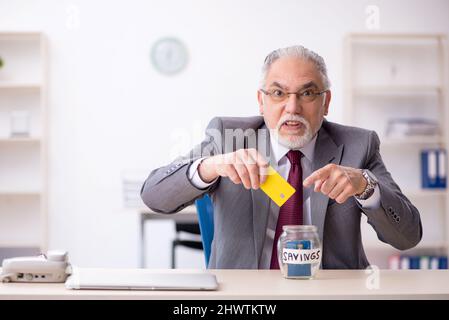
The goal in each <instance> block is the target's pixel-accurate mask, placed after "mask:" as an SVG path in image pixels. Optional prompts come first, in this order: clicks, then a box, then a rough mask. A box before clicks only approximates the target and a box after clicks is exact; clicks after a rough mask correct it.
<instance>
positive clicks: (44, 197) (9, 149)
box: [0, 32, 48, 259]
mask: <svg viewBox="0 0 449 320" xmlns="http://www.w3.org/2000/svg"><path fill="white" fill-rule="evenodd" d="M0 57H1V58H2V60H3V63H4V65H3V67H2V68H0V155H1V156H0V177H1V179H0V259H3V258H6V257H9V256H15V255H25V254H36V253H39V252H43V251H46V250H47V220H48V213H47V211H48V210H47V207H48V181H47V176H48V175H47V162H48V159H47V158H48V152H47V144H48V134H47V131H48V123H47V119H48V114H47V97H46V89H47V72H46V70H47V46H46V40H45V36H44V35H43V34H42V33H39V32H0Z"/></svg>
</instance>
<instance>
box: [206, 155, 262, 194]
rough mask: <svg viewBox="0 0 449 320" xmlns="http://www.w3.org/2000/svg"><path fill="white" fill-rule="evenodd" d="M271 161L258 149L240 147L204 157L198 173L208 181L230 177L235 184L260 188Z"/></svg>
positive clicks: (247, 187)
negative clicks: (233, 150)
mask: <svg viewBox="0 0 449 320" xmlns="http://www.w3.org/2000/svg"><path fill="white" fill-rule="evenodd" d="M268 167H269V163H268V162H267V161H266V160H265V159H264V158H263V157H262V156H261V155H260V153H259V152H258V151H257V150H256V149H240V150H237V151H235V152H230V153H225V154H219V155H216V156H213V157H210V158H206V159H204V160H203V161H202V162H201V164H200V165H199V166H198V174H199V175H200V177H201V179H202V180H203V181H204V182H206V183H208V182H212V181H213V180H215V179H216V178H217V177H219V176H221V177H228V178H229V179H230V180H231V181H232V182H234V183H235V184H240V183H243V185H244V186H245V188H246V189H251V188H253V189H258V188H259V186H260V185H261V184H262V183H263V182H264V181H265V179H266V177H267V173H268Z"/></svg>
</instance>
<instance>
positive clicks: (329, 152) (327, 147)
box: [304, 127, 344, 243]
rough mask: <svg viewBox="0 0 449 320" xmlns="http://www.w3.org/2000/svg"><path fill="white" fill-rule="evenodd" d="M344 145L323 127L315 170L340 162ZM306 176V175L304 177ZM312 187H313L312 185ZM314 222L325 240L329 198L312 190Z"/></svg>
mask: <svg viewBox="0 0 449 320" xmlns="http://www.w3.org/2000/svg"><path fill="white" fill-rule="evenodd" d="M343 147H344V145H343V144H342V145H340V146H337V145H336V144H335V142H334V141H333V140H332V139H331V137H330V136H329V134H328V133H327V131H326V130H325V129H324V128H323V127H321V129H320V130H319V132H318V137H317V141H316V145H315V154H314V163H313V171H315V170H317V169H320V168H322V167H324V166H325V165H327V164H329V163H335V164H340V161H341V155H342V152H343ZM304 178H306V177H304ZM310 188H313V186H311V187H310ZM310 200H311V216H312V224H313V225H315V226H316V227H317V229H318V233H319V236H320V240H321V243H322V241H323V232H324V220H325V218H326V211H327V204H328V202H329V198H328V197H327V196H326V195H324V194H322V193H321V192H314V191H312V194H311V199H310Z"/></svg>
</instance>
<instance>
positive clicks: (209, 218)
mask: <svg viewBox="0 0 449 320" xmlns="http://www.w3.org/2000/svg"><path fill="white" fill-rule="evenodd" d="M195 205H196V210H197V212H198V223H199V225H200V231H201V241H202V243H203V250H204V259H205V261H206V268H207V267H208V266H209V258H210V251H211V245H212V240H213V238H214V207H213V204H212V199H211V198H210V196H209V195H208V194H205V195H204V196H203V197H202V198H200V199H197V200H196V201H195Z"/></svg>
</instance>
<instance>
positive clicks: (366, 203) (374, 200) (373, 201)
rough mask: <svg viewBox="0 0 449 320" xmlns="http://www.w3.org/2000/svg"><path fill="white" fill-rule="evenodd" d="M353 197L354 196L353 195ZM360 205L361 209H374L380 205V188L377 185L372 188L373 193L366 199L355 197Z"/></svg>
mask: <svg viewBox="0 0 449 320" xmlns="http://www.w3.org/2000/svg"><path fill="white" fill-rule="evenodd" d="M354 198H355V197H354ZM355 199H356V200H357V201H358V203H360V205H361V206H362V209H368V210H375V209H379V207H380V190H379V185H376V187H375V188H374V193H373V194H372V195H371V197H369V198H368V199H366V200H359V199H357V198H355Z"/></svg>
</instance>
